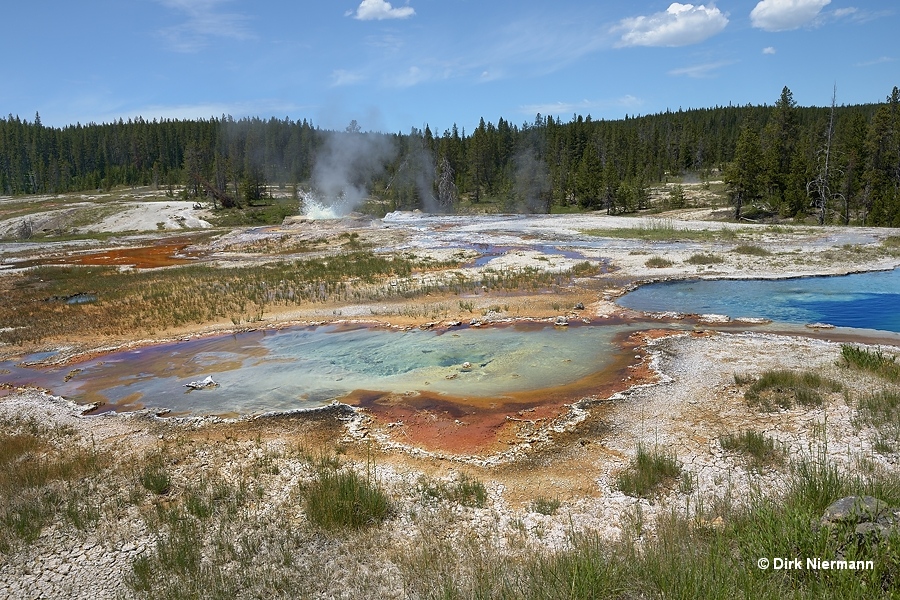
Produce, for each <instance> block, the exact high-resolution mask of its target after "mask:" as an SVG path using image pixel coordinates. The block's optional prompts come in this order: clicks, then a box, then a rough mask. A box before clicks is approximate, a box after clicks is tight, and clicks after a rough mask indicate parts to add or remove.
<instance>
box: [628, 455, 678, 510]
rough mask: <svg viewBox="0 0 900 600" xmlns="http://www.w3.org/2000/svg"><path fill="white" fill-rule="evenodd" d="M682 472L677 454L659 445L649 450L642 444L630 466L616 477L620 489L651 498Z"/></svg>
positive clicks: (630, 494)
mask: <svg viewBox="0 0 900 600" xmlns="http://www.w3.org/2000/svg"><path fill="white" fill-rule="evenodd" d="M680 474H681V467H680V466H679V464H678V460H677V459H676V458H675V455H674V454H672V453H670V452H666V451H664V450H662V449H660V448H659V447H655V446H654V448H653V449H652V450H647V448H645V447H644V446H643V445H642V444H639V445H638V447H637V453H636V454H635V457H634V459H633V460H632V461H631V464H629V466H628V468H627V469H625V470H624V471H622V472H621V473H619V476H618V477H617V479H616V486H617V487H618V489H619V490H620V491H622V492H624V493H625V494H628V495H629V496H638V497H641V498H651V497H653V496H655V495H656V494H657V493H658V492H659V491H660V490H661V489H662V488H663V487H666V486H668V485H671V484H672V483H674V481H675V479H676V478H677V477H678V476H679V475H680Z"/></svg>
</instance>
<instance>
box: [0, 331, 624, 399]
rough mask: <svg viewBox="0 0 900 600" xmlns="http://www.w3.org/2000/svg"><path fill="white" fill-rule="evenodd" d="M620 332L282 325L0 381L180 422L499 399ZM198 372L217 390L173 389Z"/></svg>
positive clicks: (579, 360) (589, 368) (16, 369)
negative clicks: (406, 397) (367, 396)
mask: <svg viewBox="0 0 900 600" xmlns="http://www.w3.org/2000/svg"><path fill="white" fill-rule="evenodd" d="M625 329H626V326H571V327H553V326H552V325H547V324H534V323H526V324H518V325H505V326H495V327H485V328H459V329H449V330H442V331H435V330H430V331H424V330H419V329H414V330H410V331H397V330H391V329H386V328H370V327H348V326H322V327H306V328H290V329H284V330H278V331H256V332H248V333H241V334H237V335H229V336H219V337H211V338H203V339H198V340H191V341H185V342H178V343H171V344H162V345H156V346H150V347H145V348H140V349H136V350H129V351H123V352H114V353H111V354H106V355H104V356H101V357H99V358H96V359H93V360H90V361H86V362H84V363H81V364H69V365H66V366H65V367H59V368H51V369H37V368H28V367H21V366H16V365H14V364H11V363H5V364H0V371H2V370H6V371H8V372H7V373H6V374H3V375H0V382H4V381H5V382H7V383H12V384H14V385H23V384H27V383H30V384H32V385H38V386H40V387H44V388H48V389H50V390H51V391H52V392H53V393H55V394H58V395H62V396H64V397H66V398H69V399H71V400H74V401H76V402H81V403H89V402H102V403H104V404H105V405H107V406H110V405H111V406H112V407H113V408H115V409H118V410H126V409H129V408H138V407H153V408H167V409H170V410H172V411H174V412H175V413H190V414H234V413H237V414H261V413H265V412H273V411H290V410H296V409H304V408H314V407H317V406H322V405H324V404H328V403H329V402H331V401H332V400H334V399H340V398H342V397H344V396H346V395H347V394H349V393H350V392H353V391H355V390H376V391H380V392H394V393H415V392H417V391H429V392H433V393H438V394H447V395H452V396H458V397H480V398H486V397H497V398H502V397H503V395H504V394H509V393H515V392H522V391H530V390H538V389H545V388H554V387H558V386H562V385H566V384H570V383H573V382H575V381H577V380H579V379H581V378H583V377H586V376H588V375H590V374H593V373H596V372H598V371H600V370H602V369H603V368H604V367H605V366H607V365H608V364H610V362H611V361H612V359H613V356H614V354H615V352H616V351H617V348H616V346H615V344H614V343H613V338H614V336H615V335H616V334H617V333H619V332H622V331H624V330H625ZM467 362H468V363H470V365H471V366H470V367H468V368H464V367H463V364H464V363H467ZM207 375H210V376H212V377H213V379H214V380H215V381H216V382H217V383H218V384H219V386H218V387H216V388H209V389H203V390H193V391H191V390H188V389H187V388H185V387H184V385H185V384H186V383H188V382H191V381H199V380H201V379H203V378H204V377H206V376H207ZM66 377H68V381H66Z"/></svg>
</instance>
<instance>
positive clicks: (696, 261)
mask: <svg viewBox="0 0 900 600" xmlns="http://www.w3.org/2000/svg"><path fill="white" fill-rule="evenodd" d="M684 262H686V263H687V264H689V265H715V264H718V263H722V262H725V259H724V258H722V257H721V256H717V255H715V254H708V253H699V254H693V255H691V256H690V257H689V258H688V259H687V260H686V261H684Z"/></svg>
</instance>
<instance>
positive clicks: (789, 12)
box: [750, 0, 831, 31]
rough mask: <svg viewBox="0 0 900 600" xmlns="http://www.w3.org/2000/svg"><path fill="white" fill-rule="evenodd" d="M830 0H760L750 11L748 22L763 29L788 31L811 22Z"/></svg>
mask: <svg viewBox="0 0 900 600" xmlns="http://www.w3.org/2000/svg"><path fill="white" fill-rule="evenodd" d="M830 3H831V0H762V1H761V2H760V3H759V4H757V5H756V7H755V8H754V9H753V10H752V11H750V22H751V23H752V24H753V26H754V27H757V28H759V29H764V30H765V31H788V30H790V29H797V28H799V27H802V26H803V25H806V24H807V23H811V22H813V21H814V20H815V19H816V17H818V16H819V12H820V11H821V10H822V9H823V8H825V7H826V6H827V5H828V4H830Z"/></svg>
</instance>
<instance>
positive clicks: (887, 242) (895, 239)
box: [881, 235, 900, 248]
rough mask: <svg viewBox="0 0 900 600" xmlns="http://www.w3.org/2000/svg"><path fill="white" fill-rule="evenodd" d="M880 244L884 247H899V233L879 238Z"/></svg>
mask: <svg viewBox="0 0 900 600" xmlns="http://www.w3.org/2000/svg"><path fill="white" fill-rule="evenodd" d="M881 245H882V246H884V247H885V248H900V235H889V236H887V237H886V238H884V239H883V240H881Z"/></svg>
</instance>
